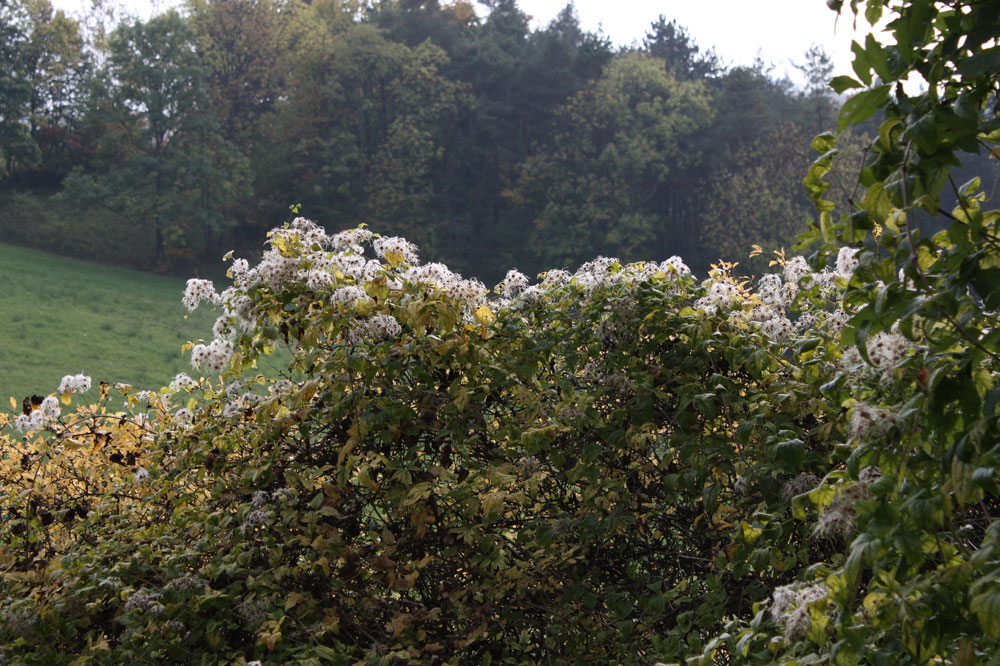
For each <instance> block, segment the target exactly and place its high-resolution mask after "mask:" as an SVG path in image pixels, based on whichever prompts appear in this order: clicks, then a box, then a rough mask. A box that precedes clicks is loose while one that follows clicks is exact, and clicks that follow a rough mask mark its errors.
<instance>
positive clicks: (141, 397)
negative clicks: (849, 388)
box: [135, 391, 156, 403]
mask: <svg viewBox="0 0 1000 666" xmlns="http://www.w3.org/2000/svg"><path fill="white" fill-rule="evenodd" d="M155 398H156V394H155V393H153V392H152V391H139V392H138V393H136V394H135V399H136V401H137V402H146V403H148V402H149V401H151V400H153V399H155Z"/></svg>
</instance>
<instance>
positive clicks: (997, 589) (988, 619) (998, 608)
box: [969, 574, 1000, 638]
mask: <svg viewBox="0 0 1000 666" xmlns="http://www.w3.org/2000/svg"><path fill="white" fill-rule="evenodd" d="M971 593H972V601H971V602H970V604H969V609H970V610H971V611H972V612H973V613H975V614H976V617H977V618H979V624H981V625H982V627H983V630H984V631H985V632H986V633H987V634H988V635H989V636H990V638H1000V581H998V580H997V577H996V575H995V574H994V575H992V576H987V577H985V578H981V579H979V580H978V581H976V583H975V584H974V585H973V586H972V589H971Z"/></svg>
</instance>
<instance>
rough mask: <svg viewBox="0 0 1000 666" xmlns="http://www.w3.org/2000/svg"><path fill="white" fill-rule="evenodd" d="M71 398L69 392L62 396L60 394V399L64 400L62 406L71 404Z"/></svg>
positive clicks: (63, 393) (64, 392)
mask: <svg viewBox="0 0 1000 666" xmlns="http://www.w3.org/2000/svg"><path fill="white" fill-rule="evenodd" d="M69 396H70V392H69V391H63V392H62V393H61V394H59V399H60V400H62V404H64V405H68V404H69Z"/></svg>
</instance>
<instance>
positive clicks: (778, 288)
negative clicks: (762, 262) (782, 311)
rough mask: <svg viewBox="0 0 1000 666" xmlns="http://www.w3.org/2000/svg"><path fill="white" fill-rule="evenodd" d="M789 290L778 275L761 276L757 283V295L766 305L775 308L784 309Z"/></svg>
mask: <svg viewBox="0 0 1000 666" xmlns="http://www.w3.org/2000/svg"><path fill="white" fill-rule="evenodd" d="M788 291H789V290H788V289H786V288H785V285H784V284H783V283H782V281H781V276H780V275H778V274H777V273H768V274H767V275H764V276H761V278H760V280H759V281H758V282H757V295H758V296H760V301H761V303H763V304H764V305H768V306H770V307H773V308H783V307H785V304H786V303H787V301H788V300H790V299H788Z"/></svg>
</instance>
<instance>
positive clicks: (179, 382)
mask: <svg viewBox="0 0 1000 666" xmlns="http://www.w3.org/2000/svg"><path fill="white" fill-rule="evenodd" d="M196 386H198V382H196V381H195V380H193V379H191V378H190V377H188V376H187V375H186V374H185V373H183V372H180V373H178V374H177V376H176V377H174V379H173V381H171V382H170V390H171V391H174V392H177V391H190V390H192V389H193V388H195V387H196Z"/></svg>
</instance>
